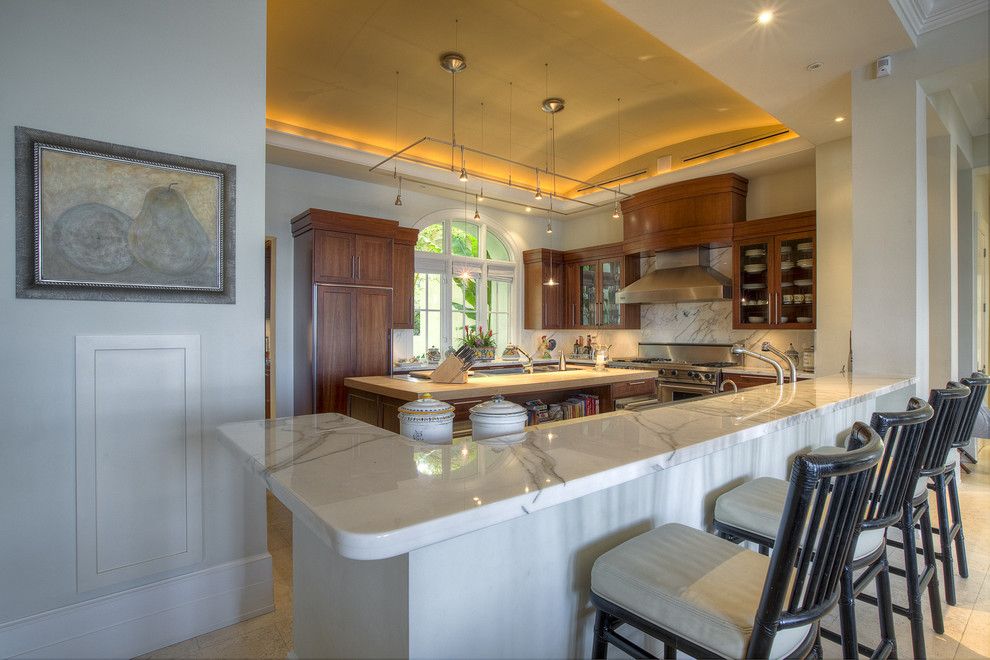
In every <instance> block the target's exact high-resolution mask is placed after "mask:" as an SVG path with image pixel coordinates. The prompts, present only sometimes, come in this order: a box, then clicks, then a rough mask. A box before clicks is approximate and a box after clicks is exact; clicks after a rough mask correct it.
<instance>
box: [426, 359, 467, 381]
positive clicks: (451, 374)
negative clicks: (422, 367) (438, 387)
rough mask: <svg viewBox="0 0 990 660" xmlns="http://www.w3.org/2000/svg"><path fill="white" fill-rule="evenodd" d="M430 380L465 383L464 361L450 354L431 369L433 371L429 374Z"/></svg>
mask: <svg viewBox="0 0 990 660" xmlns="http://www.w3.org/2000/svg"><path fill="white" fill-rule="evenodd" d="M430 380H432V381H433V382H434V383H458V384H461V383H466V382H467V372H466V371H464V363H463V362H461V361H460V359H459V358H457V357H456V356H454V355H451V356H449V357H448V358H447V359H446V360H444V361H443V362H441V363H440V365H439V366H438V367H437V368H436V369H434V370H433V373H431V374H430Z"/></svg>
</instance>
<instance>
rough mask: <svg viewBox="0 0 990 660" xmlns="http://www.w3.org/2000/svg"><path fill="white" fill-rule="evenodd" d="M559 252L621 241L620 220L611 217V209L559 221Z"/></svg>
mask: <svg viewBox="0 0 990 660" xmlns="http://www.w3.org/2000/svg"><path fill="white" fill-rule="evenodd" d="M560 225H561V228H560V234H561V242H560V243H559V245H560V247H559V248H557V249H560V250H577V249H579V248H585V247H592V246H595V245H608V244H609V243H618V242H620V241H622V218H619V219H618V220H616V219H615V218H613V217H612V208H611V207H609V208H605V209H599V210H596V211H594V212H592V213H588V214H587V215H582V216H579V217H572V218H566V219H564V220H561V223H560Z"/></svg>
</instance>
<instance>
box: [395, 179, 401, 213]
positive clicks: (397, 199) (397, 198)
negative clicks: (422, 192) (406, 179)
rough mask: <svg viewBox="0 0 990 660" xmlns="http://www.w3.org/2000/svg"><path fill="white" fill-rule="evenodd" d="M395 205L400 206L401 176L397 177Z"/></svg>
mask: <svg viewBox="0 0 990 660" xmlns="http://www.w3.org/2000/svg"><path fill="white" fill-rule="evenodd" d="M395 205H396V206H402V177H401V176H400V177H399V189H398V191H396V193H395Z"/></svg>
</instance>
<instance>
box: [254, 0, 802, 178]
mask: <svg viewBox="0 0 990 660" xmlns="http://www.w3.org/2000/svg"><path fill="white" fill-rule="evenodd" d="M455 19H457V24H456V33H455ZM448 50H458V51H460V52H462V53H464V55H465V56H466V58H467V62H468V66H467V69H466V70H465V71H463V72H462V73H460V74H457V76H456V78H455V83H456V98H457V104H456V113H455V118H456V119H455V121H456V123H455V131H456V136H457V141H458V142H460V143H465V144H468V145H470V146H474V147H477V148H482V146H483V147H484V149H485V150H487V151H489V152H493V153H497V154H499V155H501V156H506V157H508V156H509V155H510V144H509V137H508V131H509V112H508V106H509V83H510V82H511V83H512V141H511V142H512V143H511V157H512V159H513V160H516V161H521V162H524V163H527V164H530V165H533V166H539V167H542V166H544V165H545V164H546V160H547V155H546V152H547V149H546V135H547V131H546V128H547V126H546V121H547V115H546V114H545V113H544V112H542V111H541V110H540V104H541V102H542V100H543V99H544V98H545V97H546V96H548V95H549V96H559V97H562V98H564V99H565V100H566V104H567V105H566V108H565V109H564V110H563V111H562V112H560V113H559V114H558V115H556V118H555V134H556V162H557V168H556V169H557V170H558V171H560V172H562V173H564V174H567V175H569V176H573V177H575V178H578V179H583V180H593V181H603V180H608V179H611V178H613V177H615V176H617V175H620V176H621V175H627V174H630V173H632V172H637V171H645V174H644V175H643V177H646V176H653V175H655V174H656V173H657V168H658V163H657V157H659V156H664V155H671V156H672V159H671V160H672V163H671V165H672V168H673V169H677V168H679V167H684V166H687V165H691V164H693V163H694V161H687V162H684V159H685V158H689V157H691V156H697V155H699V154H702V153H705V152H706V151H711V150H714V149H720V148H722V147H727V146H729V145H732V144H736V143H739V142H746V141H749V140H752V139H754V138H762V137H764V136H767V135H771V134H773V133H780V132H782V131H785V130H786V127H784V126H782V125H781V124H780V122H779V121H778V120H777V119H776V118H775V117H773V116H771V115H770V114H768V113H767V112H766V111H764V110H762V109H760V108H759V107H757V106H756V105H755V104H753V103H751V102H750V101H748V100H746V99H745V98H744V97H743V96H741V95H740V94H738V93H737V92H735V91H733V90H732V89H730V88H729V87H728V86H726V85H725V84H724V83H722V82H720V81H718V80H717V79H716V78H714V77H713V76H712V75H710V74H708V73H706V72H704V71H703V70H702V69H700V68H699V67H698V66H697V65H695V64H693V63H692V62H691V61H689V60H688V59H686V58H685V57H683V56H682V55H680V54H678V53H677V52H675V51H674V50H672V49H671V48H669V47H667V46H666V45H664V44H663V43H661V42H660V41H658V40H657V39H656V38H655V37H654V36H652V35H650V34H649V33H647V32H646V31H645V30H643V29H642V28H640V27H639V26H637V25H636V24H634V23H633V22H631V21H630V20H629V19H627V18H625V17H624V16H622V15H621V14H619V13H618V12H616V11H615V10H613V9H611V8H610V7H608V6H607V5H605V4H604V3H602V2H597V1H584V2H574V1H573V0H540V1H539V2H523V1H522V0H519V1H512V0H499V1H492V2H450V1H446V0H444V1H441V0H417V1H415V2H411V1H408V0H371V1H365V2H357V1H354V0H333V1H328V0H269V3H268V79H267V116H268V120H269V128H276V129H278V130H280V131H285V132H290V133H291V132H298V133H300V134H308V135H313V134H314V132H315V134H318V135H319V139H321V140H323V141H327V142H331V143H334V144H337V145H341V146H346V147H350V148H352V149H357V150H360V151H364V152H370V153H377V154H387V153H389V152H392V151H393V150H395V149H396V148H397V147H398V146H405V145H407V144H409V143H411V142H412V141H414V140H417V139H419V138H421V137H423V136H426V135H429V136H433V137H436V138H442V139H448V140H449V139H450V134H451V117H450V104H451V75H450V74H449V73H446V72H445V71H443V70H442V69H441V68H440V66H439V63H438V57H439V55H440V54H441V53H442V52H444V51H448ZM544 64H548V65H549V77H550V83H549V87H548V86H547V78H546V74H547V68H546V67H545V66H544ZM396 71H398V72H399V74H398V129H397V131H396ZM619 98H621V103H618V102H617V99H619ZM482 103H484V124H485V126H484V129H485V130H484V135H482ZM617 107H621V140H620V139H619V138H618V137H617V133H618V131H617V122H616V111H617ZM396 132H397V134H396ZM793 137H796V135H795V134H794V133H793V132H789V133H787V134H786V135H783V136H778V137H775V138H771V139H768V140H763V141H758V142H755V143H753V144H752V145H747V146H746V147H742V149H745V148H755V147H759V146H761V145H763V144H769V143H771V142H773V141H775V140H781V139H789V138H793ZM620 146H621V154H620ZM738 150H739V148H737V149H736V150H735V151H738ZM726 153H731V151H730V152H726ZM411 155H413V156H414V157H415V158H416V159H419V160H428V161H431V162H435V163H438V164H441V165H446V166H449V165H450V160H451V154H450V151H449V149H448V148H443V147H439V148H438V147H434V148H432V149H430V148H426V147H418V148H417V149H416V150H415V151H414V152H411ZM459 158H460V157H459V155H458V154H455V156H454V160H455V163H454V165H455V166H456V167H459V165H460V163H459ZM699 160H700V161H703V160H704V159H699ZM467 164H468V169H469V170H470V171H471V172H484V173H485V174H486V175H489V176H493V177H495V178H499V179H504V178H506V177H507V175H508V168H507V166H506V165H505V164H503V163H499V162H493V161H492V160H491V159H488V160H486V161H485V162H481V159H480V158H479V157H477V156H474V157H471V156H470V154H469V162H468V163H467ZM512 176H513V181H515V182H518V183H522V184H526V185H530V186H532V185H533V183H534V181H533V179H534V178H535V177H534V176H533V174H532V172H531V171H520V169H519V168H514V170H513V172H512ZM641 178H642V177H641ZM544 187H546V185H545V182H544ZM560 188H561V190H559V191H558V192H560V193H561V194H577V193H578V189H579V188H580V186H577V185H564V184H560Z"/></svg>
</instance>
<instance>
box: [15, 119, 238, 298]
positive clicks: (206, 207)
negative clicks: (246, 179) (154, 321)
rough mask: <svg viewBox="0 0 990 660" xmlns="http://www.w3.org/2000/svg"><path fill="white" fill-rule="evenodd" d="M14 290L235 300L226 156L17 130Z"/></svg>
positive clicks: (230, 176) (231, 172)
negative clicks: (217, 158) (202, 155)
mask: <svg viewBox="0 0 990 660" xmlns="http://www.w3.org/2000/svg"><path fill="white" fill-rule="evenodd" d="M15 151H16V162H15V174H16V206H17V278H16V287H17V291H16V293H17V297H18V298H57V299H75V300H121V301H145V302H149V301H150V302H180V303H183V302H185V303H189V302H194V303H233V302H234V179H235V168H234V166H233V165H229V164H226V163H217V162H213V161H207V160H201V159H198V158H189V157H186V156H176V155H173V154H166V153H160V152H156V151H148V150H146V149H138V148H135V147H126V146H122V145H117V144H110V143H107V142H98V141H95V140H88V139H85V138H79V137H72V136H69V135H61V134H58V133H51V132H48V131H41V130H37V129H33V128H25V127H23V126H18V127H16V128H15Z"/></svg>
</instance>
